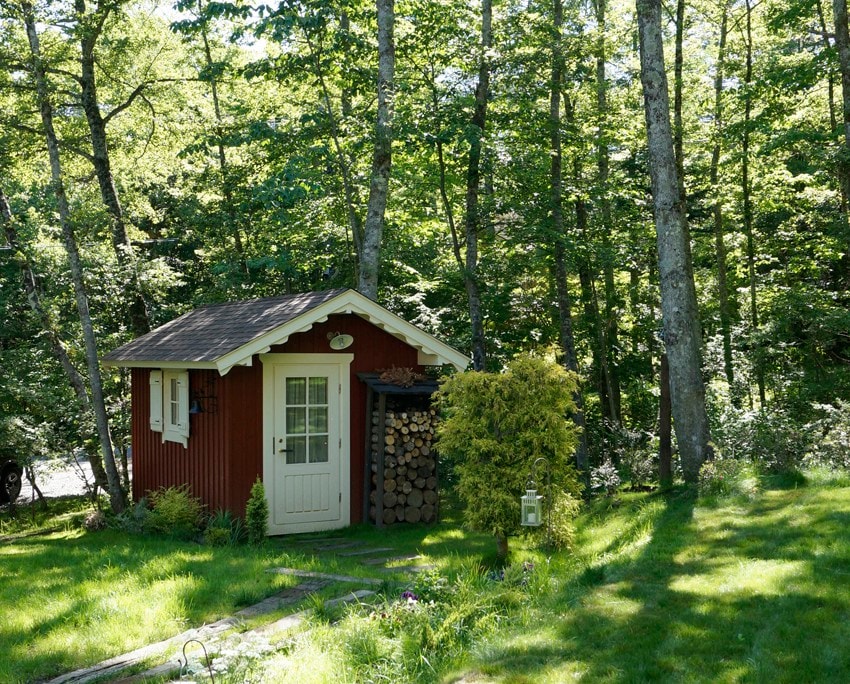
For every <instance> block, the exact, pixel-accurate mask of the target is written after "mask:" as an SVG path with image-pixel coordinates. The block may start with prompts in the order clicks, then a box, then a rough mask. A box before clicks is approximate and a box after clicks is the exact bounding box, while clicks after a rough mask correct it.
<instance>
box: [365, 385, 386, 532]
mask: <svg viewBox="0 0 850 684" xmlns="http://www.w3.org/2000/svg"><path fill="white" fill-rule="evenodd" d="M369 420H370V421H371V420H372V416H371V415H370V416H369ZM386 420H387V395H386V394H384V393H380V394H378V427H380V426H382V425H384V424H385V423H386ZM371 469H372V468H371V467H370V468H369V469H368V470H369V471H371ZM377 475H378V477H377V478H376V479H377V482H376V483H375V488H376V491H377V492H378V496H377V501H376V502H375V510H376V513H375V525H376V526H377V527H383V526H384V449H383V447H381V448H380V449H378V473H377Z"/></svg>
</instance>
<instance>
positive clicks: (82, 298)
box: [21, 2, 125, 513]
mask: <svg viewBox="0 0 850 684" xmlns="http://www.w3.org/2000/svg"><path fill="white" fill-rule="evenodd" d="M21 7H22V9H23V13H24V23H25V25H26V32H27V38H28V40H29V47H30V53H31V57H32V67H33V70H32V73H33V76H34V78H35V84H36V93H37V99H38V104H39V109H40V110H41V121H42V125H43V127H44V137H45V140H46V142H47V151H48V154H49V157H50V173H51V178H52V186H53V187H52V189H53V193H54V196H55V197H56V203H57V206H58V209H59V222H60V225H61V228H62V236H63V238H64V241H65V251H66V253H67V255H68V264H69V267H70V271H71V280H72V282H73V285H74V295H75V298H76V302H77V312H78V314H79V317H80V324H81V325H82V328H83V340H84V343H85V356H86V365H87V366H88V374H89V386H90V387H91V403H92V410H93V412H94V416H95V423H96V424H97V432H98V437H99V439H100V448H101V452H102V456H103V463H104V466H105V470H106V476H107V486H108V491H109V499H110V503H111V505H112V510H113V511H114V512H115V513H120V512H121V511H123V510H124V507H125V496H124V490H123V489H122V487H121V480H120V478H119V475H118V469H117V468H116V467H115V457H114V454H113V452H112V439H111V436H110V434H109V422H108V419H107V416H106V406H105V404H104V398H103V384H102V382H101V375H100V366H99V363H98V358H97V344H96V341H95V335H94V327H93V326H92V320H91V314H90V312H89V302H88V295H87V294H86V288H85V284H84V281H83V267H82V262H81V260H80V254H79V250H78V248H77V239H76V236H75V235H74V228H73V226H72V224H71V211H70V208H69V206H68V199H67V197H66V195H65V184H64V181H63V178H62V166H61V163H60V159H59V143H58V139H57V137H56V131H55V129H54V127H53V106H52V105H51V102H50V97H49V93H48V88H47V78H46V76H45V69H44V65H43V63H42V61H41V51H40V47H39V42H38V34H37V33H36V21H35V16H34V14H33V8H32V5H31V4H30V3H29V2H22V3H21Z"/></svg>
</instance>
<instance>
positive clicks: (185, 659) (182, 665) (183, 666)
mask: <svg viewBox="0 0 850 684" xmlns="http://www.w3.org/2000/svg"><path fill="white" fill-rule="evenodd" d="M193 641H194V642H195V643H196V644H198V645H199V646H200V647H201V648H202V649H203V651H204V658H206V660H207V670H208V671H209V673H210V681H211V682H212V684H215V677H214V676H213V670H212V662H211V661H210V656H209V654H208V653H207V647H206V646H204V643H203V642H202V641H200V640H198V639H189V641H187V642H186V643H185V644H183V659H182V660H181V659H180V658H178V659H177V662H178V663H180V677H183V674H184V673H183V670H185V669H186V668H187V667H189V656H187V655H186V647H187V646H188V645H189V644H191V643H192V642H193ZM186 674H188V673H186Z"/></svg>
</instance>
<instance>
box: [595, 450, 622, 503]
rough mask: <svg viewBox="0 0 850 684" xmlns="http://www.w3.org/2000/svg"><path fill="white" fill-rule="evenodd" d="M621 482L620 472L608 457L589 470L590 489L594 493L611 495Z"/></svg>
mask: <svg viewBox="0 0 850 684" xmlns="http://www.w3.org/2000/svg"><path fill="white" fill-rule="evenodd" d="M621 484H622V480H621V479H620V473H618V472H617V467H616V466H615V465H614V464H613V463H612V462H611V460H610V459H606V460H604V461H603V462H602V463H601V464H600V465H598V466H597V467H595V468H592V469H591V471H590V490H591V491H592V492H593V493H595V494H604V495H605V496H613V495H614V494H616V492H617V490H618V489H619V488H620V485H621Z"/></svg>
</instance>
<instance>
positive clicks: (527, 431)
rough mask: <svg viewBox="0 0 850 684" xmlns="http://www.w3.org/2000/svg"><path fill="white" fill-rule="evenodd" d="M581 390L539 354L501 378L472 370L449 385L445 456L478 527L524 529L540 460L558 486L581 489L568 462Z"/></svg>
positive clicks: (444, 403) (444, 390)
mask: <svg viewBox="0 0 850 684" xmlns="http://www.w3.org/2000/svg"><path fill="white" fill-rule="evenodd" d="M575 389H576V380H575V376H574V375H572V374H571V373H568V372H567V371H565V370H564V369H563V368H562V367H561V366H559V365H558V364H556V363H555V362H554V361H552V360H549V359H545V358H542V357H539V356H533V355H522V356H518V357H516V358H515V359H514V360H513V361H511V362H510V363H509V364H508V366H507V368H506V369H505V371H504V372H503V373H482V372H476V371H468V372H466V373H460V374H458V375H455V376H453V377H451V378H448V379H446V380H445V381H444V382H443V384H442V387H441V389H440V391H439V394H438V401H439V404H440V406H441V408H442V411H443V415H444V419H443V420H442V422H441V423H440V427H439V437H440V451H441V454H442V455H443V456H444V457H445V458H448V459H450V460H451V461H452V463H453V465H454V468H455V471H456V473H457V475H458V486H457V491H458V493H459V495H460V497H461V499H462V500H463V501H464V503H466V510H465V512H464V521H465V522H466V524H467V525H469V526H470V527H471V528H472V529H476V530H480V531H484V532H489V533H491V534H493V535H495V536H496V537H497V538H506V537H508V536H509V535H512V534H516V533H517V532H518V531H519V517H520V509H519V497H520V495H521V494H522V493H523V491H524V489H525V485H526V479H527V478H528V476H529V473H530V471H531V466H532V463H533V462H534V460H535V459H536V458H538V457H540V456H543V457H545V458H546V459H547V460H548V461H549V464H550V466H551V472H552V481H553V483H555V484H557V485H558V486H560V487H562V488H564V489H565V490H567V491H570V492H574V493H575V492H578V491H579V485H578V480H577V477H576V473H575V470H574V469H573V467H572V466H571V465H569V464H568V463H569V459H570V457H571V456H572V453H573V450H574V448H575V446H576V443H577V439H576V431H575V428H574V425H573V423H572V422H571V421H570V418H569V416H570V414H571V412H572V411H573V409H574V404H573V399H572V395H573V392H574V391H575Z"/></svg>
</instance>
